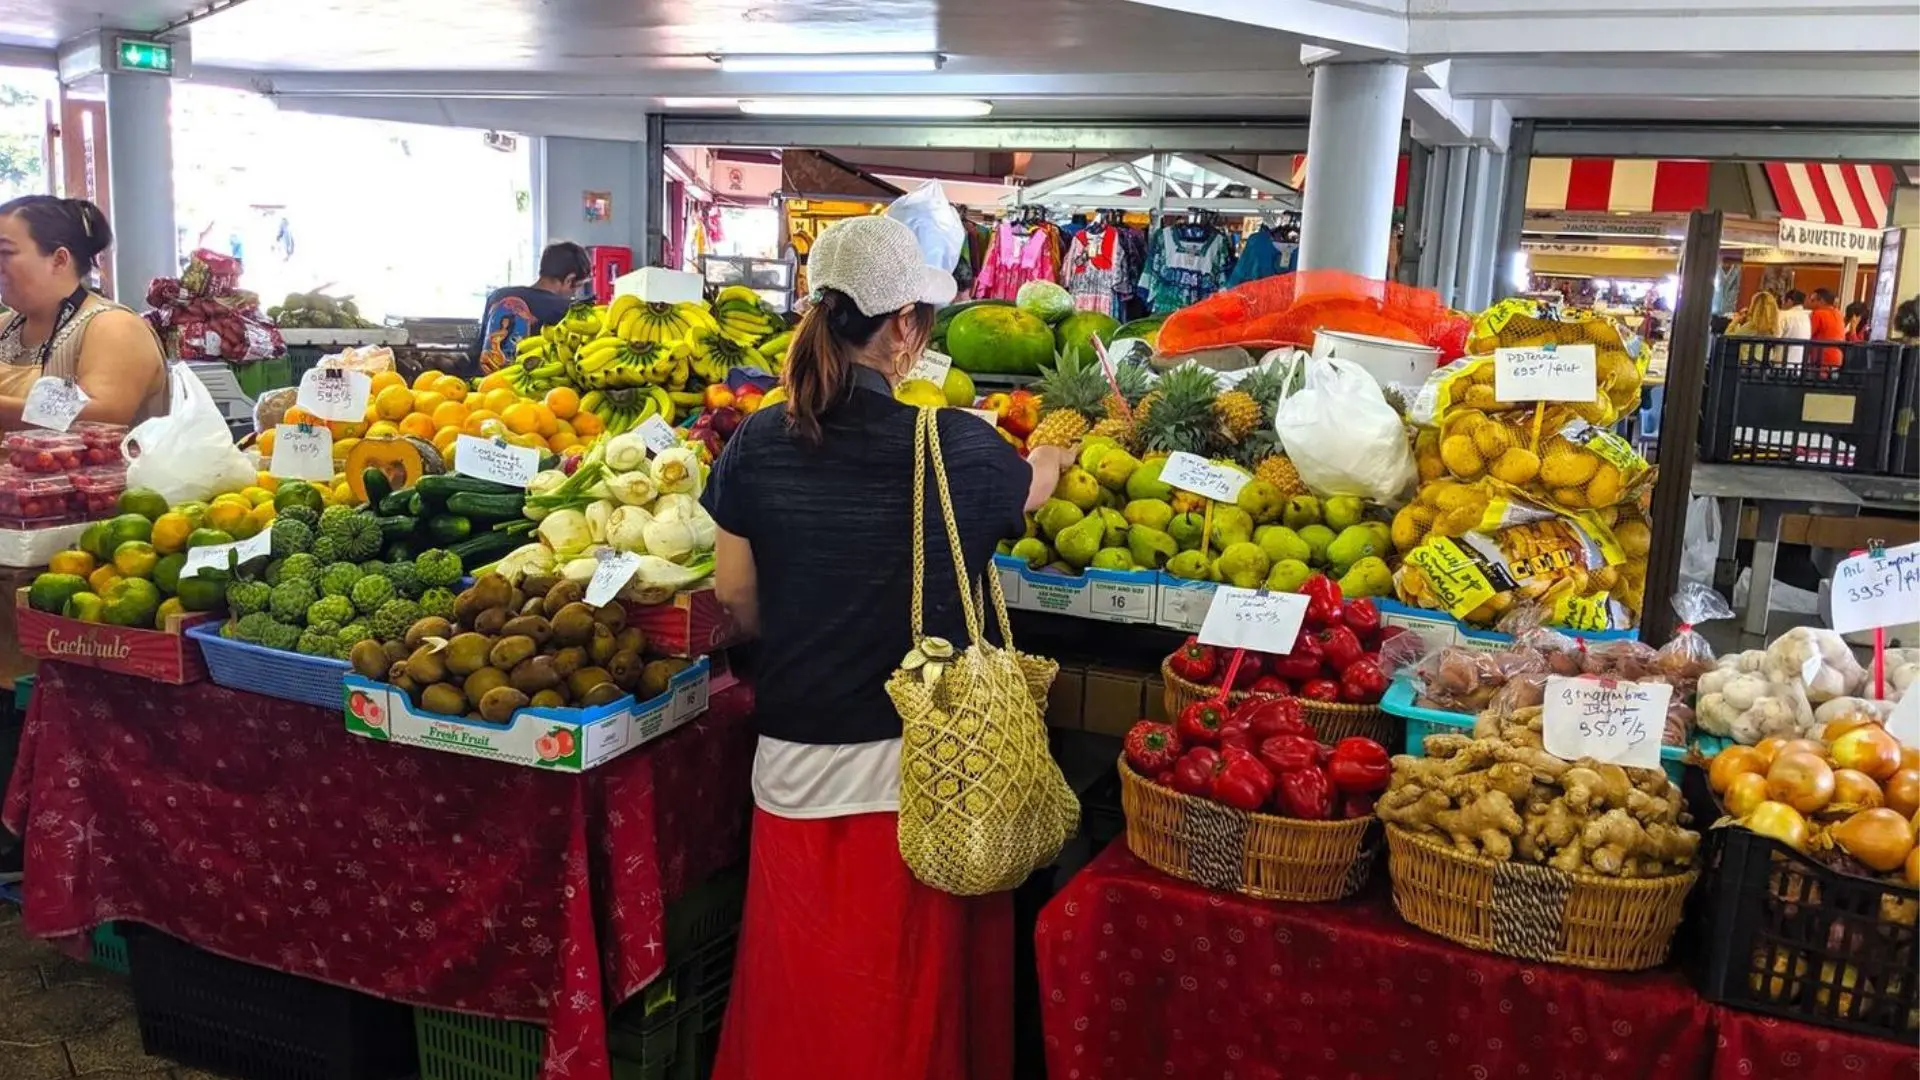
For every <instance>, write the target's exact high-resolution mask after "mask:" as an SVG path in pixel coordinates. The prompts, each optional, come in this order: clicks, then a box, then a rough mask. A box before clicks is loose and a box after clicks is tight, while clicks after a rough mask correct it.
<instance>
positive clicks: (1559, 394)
mask: <svg viewBox="0 0 1920 1080" xmlns="http://www.w3.org/2000/svg"><path fill="white" fill-rule="evenodd" d="M1598 378H1599V376H1598V372H1597V360H1596V358H1595V356H1594V351H1593V346H1591V345H1557V346H1556V345H1543V346H1541V347H1539V348H1534V349H1495V350H1493V396H1494V397H1495V398H1496V399H1497V400H1500V401H1592V400H1593V399H1594V398H1595V397H1598V396H1599V393H1600V391H1599V386H1598Z"/></svg>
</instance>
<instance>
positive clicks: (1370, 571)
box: [1340, 555, 1393, 596]
mask: <svg viewBox="0 0 1920 1080" xmlns="http://www.w3.org/2000/svg"><path fill="white" fill-rule="evenodd" d="M1340 592H1341V593H1342V594H1343V595H1346V596H1392V595H1393V571H1392V570H1389V569H1387V562H1386V560H1385V559H1382V558H1380V557H1379V556H1378V555H1369V556H1367V557H1366V558H1364V559H1360V560H1358V561H1357V562H1355V563H1354V564H1353V567H1352V568H1351V569H1349V570H1348V571H1347V572H1346V573H1345V574H1344V575H1342V576H1341V578H1340Z"/></svg>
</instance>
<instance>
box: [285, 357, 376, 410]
mask: <svg viewBox="0 0 1920 1080" xmlns="http://www.w3.org/2000/svg"><path fill="white" fill-rule="evenodd" d="M372 392H373V380H372V379H369V378H368V377H367V376H366V375H364V374H362V373H360V372H358V371H347V370H345V369H343V368H314V369H313V370H312V371H309V372H307V373H306V374H305V375H303V376H301V377H300V392H299V393H298V394H297V395H295V397H294V404H296V405H298V406H300V407H301V408H302V409H305V410H307V411H308V412H310V413H312V414H313V415H315V416H317V417H319V418H320V419H322V420H341V421H348V422H353V421H359V420H364V419H366V416H367V395H368V394H370V393H372Z"/></svg>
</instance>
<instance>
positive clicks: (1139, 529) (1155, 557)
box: [1127, 525, 1180, 570]
mask: <svg viewBox="0 0 1920 1080" xmlns="http://www.w3.org/2000/svg"><path fill="white" fill-rule="evenodd" d="M1127 552H1128V553H1129V554H1131V555H1132V556H1133V561H1134V564H1135V565H1137V566H1139V567H1140V568H1142V569H1145V570H1158V569H1160V568H1161V567H1163V566H1165V565H1167V560H1168V559H1171V558H1173V557H1174V556H1175V555H1178V554H1179V553H1180V545H1179V544H1176V543H1174V541H1173V537H1171V536H1168V535H1167V534H1166V533H1164V532H1161V531H1160V530H1159V529H1156V528H1154V527H1152V526H1151V525H1135V526H1134V527H1133V528H1131V529H1128V530H1127Z"/></svg>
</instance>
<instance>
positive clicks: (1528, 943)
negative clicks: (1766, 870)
mask: <svg viewBox="0 0 1920 1080" xmlns="http://www.w3.org/2000/svg"><path fill="white" fill-rule="evenodd" d="M1387 852H1388V857H1387V874H1388V876H1389V877H1391V878H1392V880H1393V906H1394V907H1395V908H1397V909H1398V910H1399V912H1400V917H1401V918H1403V919H1405V920H1407V921H1408V922H1410V923H1412V924H1413V925H1415V926H1417V927H1419V928H1420V929H1422V930H1425V931H1427V932H1429V933H1433V934H1438V935H1439V936H1441V937H1443V938H1446V939H1447V940H1449V941H1455V942H1458V943H1460V944H1462V945H1465V946H1467V947H1468V948H1470V949H1480V950H1482V951H1485V952H1493V953H1499V954H1501V955H1503V956H1512V957H1516V958H1518V959H1521V960H1545V961H1549V962H1551V963H1556V964H1571V965H1573V966H1574V967H1583V968H1592V969H1594V970H1596V971H1639V970H1641V969H1643V968H1650V967H1655V966H1657V965H1659V964H1661V963H1662V962H1664V961H1665V960H1666V958H1667V950H1668V947H1669V946H1671V945H1672V944H1673V932H1674V929H1675V928H1676V927H1678V926H1679V925H1680V916H1681V907H1682V905H1683V904H1684V902H1685V901H1686V898H1687V890H1688V889H1691V888H1692V887H1693V882H1694V879H1695V878H1697V877H1698V876H1699V874H1698V873H1697V872H1696V871H1692V870H1689V871H1687V872H1686V873H1684V874H1669V875H1667V876H1666V877H1658V878H1610V877H1601V876H1600V875H1598V874H1569V873H1567V872H1566V871H1564V870H1555V869H1553V868H1552V867H1547V866H1536V865H1534V864H1532V863H1518V862H1501V861H1500V860H1498V859H1489V858H1485V857H1483V856H1479V855H1468V854H1465V853H1463V852H1459V851H1455V850H1454V849H1453V848H1451V847H1449V846H1447V845H1446V844H1443V843H1441V842H1440V841H1438V840H1436V839H1434V838H1431V837H1428V836H1423V835H1421V834H1419V833H1416V832H1413V831H1411V830H1408V829H1404V828H1402V827H1400V826H1398V825H1389V826H1387Z"/></svg>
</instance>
